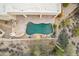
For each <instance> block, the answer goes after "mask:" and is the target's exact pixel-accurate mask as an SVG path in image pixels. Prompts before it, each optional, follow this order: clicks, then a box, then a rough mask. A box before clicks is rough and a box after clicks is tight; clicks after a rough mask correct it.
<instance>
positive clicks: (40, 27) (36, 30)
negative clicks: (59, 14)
mask: <svg viewBox="0 0 79 59" xmlns="http://www.w3.org/2000/svg"><path fill="white" fill-rule="evenodd" d="M26 33H27V34H28V35H32V34H50V33H53V28H52V24H51V23H48V24H45V23H40V24H34V23H32V22H29V23H28V24H27V28H26Z"/></svg>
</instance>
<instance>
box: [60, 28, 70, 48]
mask: <svg viewBox="0 0 79 59" xmlns="http://www.w3.org/2000/svg"><path fill="white" fill-rule="evenodd" d="M68 39H69V36H68V34H67V32H66V30H65V29H63V30H62V31H61V33H60V35H59V38H58V42H59V43H60V44H61V47H62V48H63V49H65V48H66V46H67V44H68V43H69V41H68Z"/></svg>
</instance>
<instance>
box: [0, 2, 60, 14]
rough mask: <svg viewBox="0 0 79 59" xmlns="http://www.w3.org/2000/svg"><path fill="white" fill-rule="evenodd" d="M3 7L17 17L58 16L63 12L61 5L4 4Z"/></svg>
mask: <svg viewBox="0 0 79 59" xmlns="http://www.w3.org/2000/svg"><path fill="white" fill-rule="evenodd" d="M0 5H1V4H0ZM3 5H5V11H6V12H9V13H11V14H15V15H16V14H18V15H20V14H26V15H33V14H36V15H39V14H42V15H43V14H44V15H57V14H58V13H60V12H61V4H60V3H26V4H25V3H12V4H11V3H4V4H3Z"/></svg>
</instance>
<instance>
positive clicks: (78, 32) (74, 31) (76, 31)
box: [73, 28, 79, 36]
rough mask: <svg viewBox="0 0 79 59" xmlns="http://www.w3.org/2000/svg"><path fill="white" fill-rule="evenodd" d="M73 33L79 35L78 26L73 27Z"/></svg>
mask: <svg viewBox="0 0 79 59" xmlns="http://www.w3.org/2000/svg"><path fill="white" fill-rule="evenodd" d="M73 34H74V35H75V36H79V28H74V30H73Z"/></svg>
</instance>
